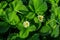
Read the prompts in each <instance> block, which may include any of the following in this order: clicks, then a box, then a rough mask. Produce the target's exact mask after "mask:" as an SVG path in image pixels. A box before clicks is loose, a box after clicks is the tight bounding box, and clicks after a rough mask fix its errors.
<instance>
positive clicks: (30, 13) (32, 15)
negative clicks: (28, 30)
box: [26, 12, 35, 19]
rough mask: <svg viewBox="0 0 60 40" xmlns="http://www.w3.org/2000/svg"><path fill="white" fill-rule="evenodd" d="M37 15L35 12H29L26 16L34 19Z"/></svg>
mask: <svg viewBox="0 0 60 40" xmlns="http://www.w3.org/2000/svg"><path fill="white" fill-rule="evenodd" d="M34 17H35V14H34V13H33V12H29V13H28V14H27V16H26V18H28V19H33V18H34Z"/></svg>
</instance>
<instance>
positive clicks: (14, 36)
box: [7, 33, 19, 40]
mask: <svg viewBox="0 0 60 40" xmlns="http://www.w3.org/2000/svg"><path fill="white" fill-rule="evenodd" d="M17 37H19V36H18V34H17V33H13V34H10V35H9V36H8V38H7V40H15V39H16V38H17Z"/></svg>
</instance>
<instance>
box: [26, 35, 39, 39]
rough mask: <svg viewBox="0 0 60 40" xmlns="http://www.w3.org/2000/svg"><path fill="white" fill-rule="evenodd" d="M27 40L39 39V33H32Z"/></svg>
mask: <svg viewBox="0 0 60 40" xmlns="http://www.w3.org/2000/svg"><path fill="white" fill-rule="evenodd" d="M27 40H39V34H34V35H33V36H32V37H31V38H28V39H27Z"/></svg>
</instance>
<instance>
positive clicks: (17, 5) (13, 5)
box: [10, 0, 28, 11]
mask: <svg viewBox="0 0 60 40" xmlns="http://www.w3.org/2000/svg"><path fill="white" fill-rule="evenodd" d="M10 7H11V8H12V9H14V10H15V11H18V10H20V11H28V9H27V8H26V7H25V6H24V5H23V2H22V1H21V0H15V1H13V2H12V3H11V4H10Z"/></svg>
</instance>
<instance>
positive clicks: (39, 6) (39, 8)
mask: <svg viewBox="0 0 60 40" xmlns="http://www.w3.org/2000/svg"><path fill="white" fill-rule="evenodd" d="M29 5H30V6H29V7H30V8H31V9H33V10H34V11H35V13H37V14H39V13H40V14H41V13H42V12H43V13H44V12H45V11H46V10H47V4H46V3H45V2H43V0H30V2H29Z"/></svg>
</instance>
